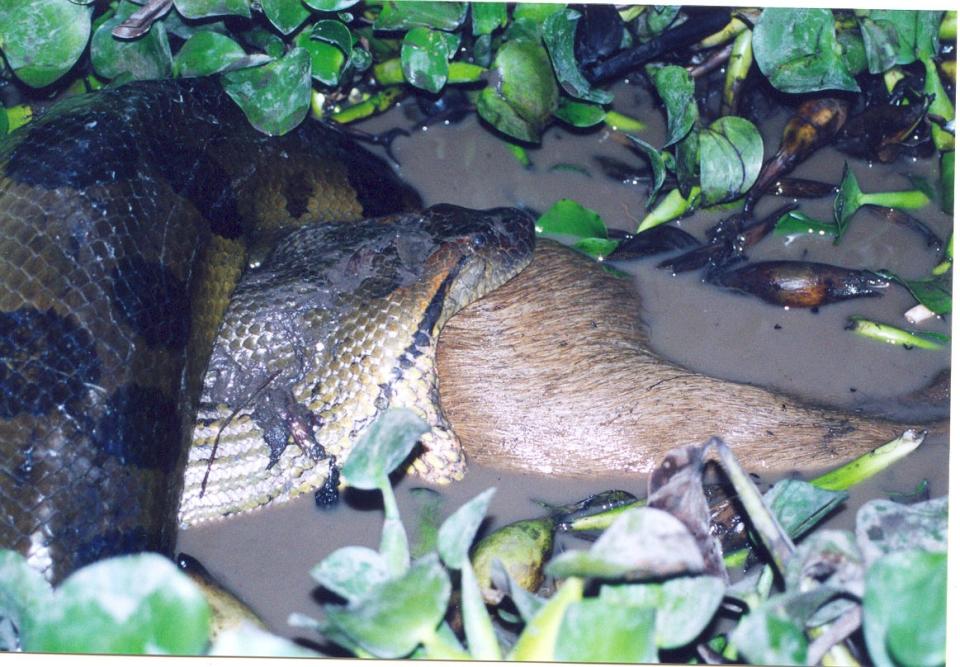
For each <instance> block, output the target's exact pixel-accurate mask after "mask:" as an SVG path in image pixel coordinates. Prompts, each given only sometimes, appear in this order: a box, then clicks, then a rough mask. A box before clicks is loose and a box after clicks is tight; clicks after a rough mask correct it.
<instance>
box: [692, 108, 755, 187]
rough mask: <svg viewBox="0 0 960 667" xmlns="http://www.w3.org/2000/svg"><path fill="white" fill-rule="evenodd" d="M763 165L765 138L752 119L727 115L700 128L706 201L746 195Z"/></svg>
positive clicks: (701, 177) (702, 182)
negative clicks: (761, 135)
mask: <svg viewBox="0 0 960 667" xmlns="http://www.w3.org/2000/svg"><path fill="white" fill-rule="evenodd" d="M762 165H763V139H762V138H761V137H760V132H759V131H758V130H757V128H756V126H754V124H753V123H751V122H750V121H748V120H746V119H744V118H739V117H737V116H725V117H723V118H719V119H717V120H716V121H714V122H713V123H711V124H710V126H709V127H707V128H704V129H703V130H701V131H700V188H701V189H702V192H703V200H704V203H705V204H707V205H709V204H716V203H719V202H724V201H730V200H732V199H736V198H737V197H739V196H740V195H742V194H744V193H745V192H746V191H747V190H749V189H750V186H751V185H753V183H754V181H755V180H757V174H759V173H760V167H761V166H762Z"/></svg>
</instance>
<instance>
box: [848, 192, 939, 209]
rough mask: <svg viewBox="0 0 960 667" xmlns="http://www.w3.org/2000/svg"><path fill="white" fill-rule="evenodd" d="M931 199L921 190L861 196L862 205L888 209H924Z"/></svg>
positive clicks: (865, 193)
mask: <svg viewBox="0 0 960 667" xmlns="http://www.w3.org/2000/svg"><path fill="white" fill-rule="evenodd" d="M929 203H930V198H929V197H928V196H927V195H926V194H925V193H924V192H922V191H920V190H902V191H900V192H869V193H868V192H864V193H863V194H861V195H860V205H861V206H863V205H868V204H869V205H872V206H884V207H886V208H923V207H924V206H926V205H927V204H929Z"/></svg>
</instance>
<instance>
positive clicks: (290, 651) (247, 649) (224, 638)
mask: <svg viewBox="0 0 960 667" xmlns="http://www.w3.org/2000/svg"><path fill="white" fill-rule="evenodd" d="M207 655H212V656H223V657H233V658H236V657H240V656H244V657H247V656H249V657H259V658H263V656H270V657H271V658H319V657H321V656H320V654H319V653H317V652H316V651H311V650H310V649H307V648H304V647H302V646H300V645H299V644H295V643H293V642H292V641H290V640H289V639H286V638H284V637H278V636H277V635H274V634H271V633H269V632H267V631H266V630H262V629H261V628H258V627H257V626H256V625H253V624H252V623H249V622H246V621H245V622H243V623H242V624H241V625H239V626H237V627H233V628H229V629H227V630H224V631H222V632H220V633H219V634H217V638H216V640H214V642H213V646H211V647H210V650H209V652H208V653H207Z"/></svg>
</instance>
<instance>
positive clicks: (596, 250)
mask: <svg viewBox="0 0 960 667" xmlns="http://www.w3.org/2000/svg"><path fill="white" fill-rule="evenodd" d="M618 245H620V241H619V240H617V239H598V238H585V239H580V240H579V241H577V242H576V243H574V244H573V247H574V248H576V249H577V250H579V251H580V252H582V253H583V254H585V255H589V256H590V257H593V258H594V259H598V260H600V261H603V260H604V259H605V258H606V257H607V256H608V255H609V254H610V253H612V252H613V251H614V250H616V248H617V246H618Z"/></svg>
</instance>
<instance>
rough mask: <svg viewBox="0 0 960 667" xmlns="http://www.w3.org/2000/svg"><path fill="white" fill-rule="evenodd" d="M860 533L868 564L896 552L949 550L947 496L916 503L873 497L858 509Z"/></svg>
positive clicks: (858, 533) (859, 537)
mask: <svg viewBox="0 0 960 667" xmlns="http://www.w3.org/2000/svg"><path fill="white" fill-rule="evenodd" d="M856 532H857V544H858V545H859V546H860V551H861V552H863V556H864V560H865V561H866V562H867V564H868V565H869V564H872V563H873V562H874V561H875V560H877V559H878V558H880V557H881V556H883V555H884V554H889V553H893V552H896V551H907V550H910V549H924V550H926V551H945V550H946V548H947V498H946V497H942V498H934V499H932V500H928V501H926V502H922V503H916V504H913V505H903V504H901V503H895V502H893V501H892V500H882V499H877V500H871V501H870V502H868V503H866V504H865V505H863V507H861V508H860V509H859V510H858V511H857V531H856Z"/></svg>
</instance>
